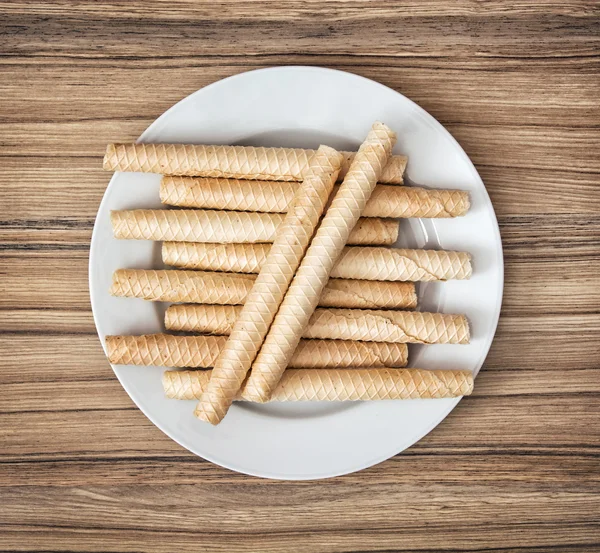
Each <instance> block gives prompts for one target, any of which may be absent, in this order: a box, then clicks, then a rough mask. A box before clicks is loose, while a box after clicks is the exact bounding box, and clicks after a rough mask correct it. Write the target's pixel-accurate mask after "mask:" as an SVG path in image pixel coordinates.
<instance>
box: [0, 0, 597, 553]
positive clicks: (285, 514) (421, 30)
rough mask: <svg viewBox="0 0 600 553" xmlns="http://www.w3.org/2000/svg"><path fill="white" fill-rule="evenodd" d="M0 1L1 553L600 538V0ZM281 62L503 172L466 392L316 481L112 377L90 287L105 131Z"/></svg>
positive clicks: (569, 544)
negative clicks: (382, 456) (229, 445)
mask: <svg viewBox="0 0 600 553" xmlns="http://www.w3.org/2000/svg"><path fill="white" fill-rule="evenodd" d="M0 15H1V17H0V144H1V146H0V155H1V160H0V179H1V180H0V187H1V188H0V205H1V206H2V207H1V209H0V332H1V334H0V368H1V370H0V383H1V386H0V463H1V465H0V550H2V551H53V552H54V551H56V552H58V551H61V552H63V551H64V552H70V551H94V552H109V551H110V552H112V551H136V552H137V551H165V552H170V551H184V550H190V551H192V550H193V551H224V552H225V551H226V552H231V551H238V550H239V551H270V552H271V551H273V552H275V551H281V552H288V551H318V552H323V553H329V552H345V553H347V552H359V551H361V552H367V551H369V552H371V551H386V552H390V551H403V552H409V551H422V552H442V551H444V552H448V551H468V552H474V551H486V552H490V551H498V552H499V551H502V552H507V551H518V552H523V553H524V552H530V553H533V552H536V553H539V552H547V551H552V552H557V551H577V552H588V551H600V523H599V521H600V474H599V466H600V463H599V461H600V449H599V446H600V432H599V431H600V417H599V414H600V412H599V411H600V410H599V405H600V401H599V393H600V377H599V375H600V372H599V370H598V369H599V362H600V346H599V333H600V188H599V184H600V183H599V179H598V174H599V172H600V155H599V149H600V107H599V99H600V9H599V4H598V2H577V1H571V0H563V1H560V2H559V1H552V0H538V1H537V2H503V1H500V0H497V1H489V2H475V1H467V0H459V1H456V2H454V1H446V2H430V1H427V2H421V1H419V0H412V1H408V2H402V3H396V2H388V1H374V2H369V3H368V4H363V3H362V2H354V1H347V2H320V1H319V2H317V1H303V2H300V1H294V2H286V1H281V2H278V3H277V4H275V3H273V4H271V3H267V2H252V1H250V2H244V3H240V2H237V1H224V2H211V3H201V2H194V1H192V0H188V1H185V0H170V1H154V2H146V1H143V0H131V1H127V2H126V1H117V0H114V1H113V2H111V3H100V2H77V1H67V0H63V1H55V2H44V3H41V2H40V3H36V2H31V1H28V0H21V1H13V2H0ZM287 64H300V65H321V66H326V67H334V68H339V69H343V70H346V71H350V72H353V73H357V74H359V75H364V76H365V77H369V78H371V79H375V80H377V81H380V82H382V83H384V84H386V85H388V86H390V87H392V88H394V89H395V90H398V91H400V92H402V93H403V94H405V95H406V96H408V97H409V98H411V99H413V100H414V101H416V102H417V103H418V104H420V105H421V106H422V107H424V108H425V109H426V110H428V111H429V112H430V113H431V114H432V115H434V116H435V117H436V118H437V119H438V120H439V121H440V122H441V123H442V124H444V125H445V126H446V127H447V128H448V129H449V130H450V131H451V132H452V134H453V135H454V136H455V137H456V138H457V139H458V140H459V142H460V143H461V145H462V146H463V147H464V149H465V150H466V151H467V153H468V154H469V156H470V157H471V159H472V160H473V162H474V163H475V164H476V166H477V169H478V170H479V172H480V174H481V176H482V177H483V180H484V182H485V183H486V186H487V188H488V190H489V192H490V194H491V197H492V200H493V203H494V207H495V209H496V213H497V214H498V219H499V222H500V228H501V231H502V239H503V243H504V253H505V261H506V288H505V296H504V304H503V310H502V316H501V319H500V324H499V328H498V333H497V336H496V339H495V341H494V344H493V346H492V349H491V352H490V354H489V356H488V358H487V360H486V363H485V366H484V369H483V370H482V372H481V373H480V376H479V377H478V379H477V383H476V389H475V393H474V394H473V396H472V397H469V398H467V399H465V400H463V401H462V402H461V403H460V405H459V406H458V408H457V409H455V410H454V411H453V412H452V414H451V415H450V416H449V417H448V418H447V419H446V420H445V421H444V422H443V423H442V424H441V425H440V426H439V427H438V428H436V429H435V430H434V431H433V432H431V434H429V435H428V436H427V437H425V438H424V439H423V440H421V441H420V442H419V443H418V444H416V445H414V446H413V447H412V448H410V449H409V450H407V451H406V452H404V453H402V454H401V455H398V456H396V457H394V458H393V459H390V460H388V461H386V462H384V463H382V464H380V465H378V466H375V467H373V468H370V469H368V470H364V471H362V472H360V473H357V474H351V475H348V476H344V477H339V478H335V479H330V480H326V481H319V482H299V483H294V482H276V481H267V480H261V479H258V478H251V477H247V476H244V475H240V474H235V473H233V472H230V471H228V470H225V469H222V468H219V467H217V466H214V465H212V464H211V463H209V462H206V461H203V460H202V459H199V458H197V457H195V456H193V455H192V454H190V453H189V452H187V451H186V450H184V449H183V448H181V447H180V446H178V445H177V444H176V443H175V442H173V441H171V440H170V439H169V438H168V437H166V436H165V435H163V434H162V433H161V432H160V431H159V430H158V429H157V428H155V427H154V426H153V425H152V424H151V423H150V422H149V421H148V420H147V419H146V418H145V416H144V415H142V413H141V412H140V411H139V410H138V409H137V408H136V407H135V406H134V404H133V403H132V401H131V400H130V399H129V397H128V396H127V394H126V393H125V391H124V390H123V389H122V388H121V386H120V385H119V383H118V382H117V380H116V378H115V376H114V374H113V372H112V370H111V368H110V366H109V364H108V362H107V361H106V359H105V357H104V355H103V353H102V349H101V347H100V343H99V340H98V338H97V336H96V332H95V328H94V323H93V320H92V313H91V310H90V302H89V296H88V281H87V263H88V253H89V242H90V235H91V232H92V225H93V222H94V216H95V214H96V211H97V209H98V205H99V202H100V200H101V198H102V194H103V193H104V190H105V187H106V184H107V182H108V180H109V177H110V175H109V174H107V173H104V172H103V171H102V169H101V160H102V154H103V151H104V148H105V145H106V143H108V142H112V141H131V140H134V139H135V138H137V137H138V136H139V134H140V133H141V132H142V131H143V130H144V129H145V128H146V127H147V126H148V124H149V123H151V122H152V121H153V120H154V119H155V118H156V117H157V116H159V115H160V114H161V113H162V112H163V111H165V110H166V109H167V108H169V107H170V106H171V105H172V104H174V103H175V102H177V101H178V100H180V99H181V98H183V97H185V96H187V95H188V94H190V93H191V92H193V91H195V90H197V89H198V88H201V87H203V86H205V85H207V84H209V83H212V82H214V81H216V80H218V79H222V78H223V77H227V76H229V75H233V74H236V73H239V72H242V71H247V70H249V69H255V68H259V67H267V66H276V65H287ZM457 184H460V183H457ZM357 446H360V445H359V444H357Z"/></svg>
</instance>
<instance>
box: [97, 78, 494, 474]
mask: <svg viewBox="0 0 600 553" xmlns="http://www.w3.org/2000/svg"><path fill="white" fill-rule="evenodd" d="M374 121H383V122H384V123H386V124H387V125H389V126H390V127H391V128H392V129H394V130H395V131H396V132H397V133H398V144H397V146H396V148H395V150H394V151H395V153H403V154H407V155H408V156H409V164H408V176H409V179H410V182H411V183H414V184H420V185H423V186H428V187H435V188H461V189H464V190H468V191H469V193H470V195H471V202H472V208H471V210H470V211H469V213H468V214H467V215H466V216H465V217H459V218H456V219H430V220H426V219H422V220H418V219H413V220H403V221H402V222H401V236H402V237H401V239H400V240H399V245H402V246H408V247H427V248H444V249H449V250H464V251H468V252H470V253H471V254H472V255H473V265H474V273H473V277H472V278H471V279H470V280H468V281H450V282H444V283H434V284H427V285H420V286H419V288H418V289H419V296H420V304H419V309H421V310H423V311H441V312H445V313H465V314H466V315H467V317H468V318H469V321H470V324H471V330H472V340H471V343H470V344H469V345H432V346H409V348H410V352H409V361H410V366H412V367H420V368H426V369H440V368H453V369H469V370H471V371H473V372H474V373H477V371H478V370H479V369H480V367H481V365H482V363H483V361H484V359H485V357H486V355H487V352H488V350H489V347H490V344H491V342H492V338H493V336H494V332H495V329H496V325H497V322H498V316H499V313H500V304H501V300H502V286H503V262H502V245H501V242H500V233H499V231H498V224H497V222H496V217H495V215H494V210H493V208H492V204H491V202H490V199H489V196H488V194H487V192H486V190H485V187H484V185H483V183H482V181H481V178H480V177H479V175H478V174H477V171H476V170H475V168H474V167H473V164H472V163H471V162H470V160H469V158H468V157H467V155H466V154H465V152H464V151H463V150H462V148H461V147H460V146H459V144H458V143H457V142H456V141H455V140H454V139H453V138H452V136H451V135H450V134H449V133H448V132H447V131H446V130H445V129H444V127H442V125H440V124H439V123H438V122H437V121H436V120H435V119H434V118H433V117H431V116H430V115H429V114H428V113H426V112H425V111H424V110H423V109H421V108H420V107H419V106H417V105H416V104H414V103H413V102H411V101H410V100H408V99H407V98H405V97H404V96H402V94H399V93H398V92H395V91H394V90H391V89H389V88H387V87H385V86H383V85H381V84H379V83H376V82H373V81H370V80H368V79H365V78H362V77H358V76H356V75H353V74H350V73H344V72H341V71H334V70H330V69H322V68H317V67H276V68H272V69H262V70H258V71H251V72H248V73H242V74H240V75H236V76H234V77H230V78H228V79H224V80H222V81H219V82H217V83H214V84H212V85H210V86H207V87H205V88H203V89H201V90H199V91H198V92H195V93H194V94H192V95H191V96H188V97H187V98H185V99H184V100H182V101H181V102H179V103H178V104H176V105H175V106H173V107H172V108H171V109H170V110H168V111H167V112H166V113H164V114H163V115H162V116H161V117H159V118H158V119H157V120H156V121H155V122H154V123H153V124H152V125H150V127H148V129H147V130H146V132H144V134H142V136H141V137H140V139H139V141H140V142H170V143H173V142H177V143H197V144H244V145H251V146H296V147H306V148H316V147H318V146H319V144H327V145H329V146H332V147H335V148H338V149H345V150H351V149H356V148H357V147H358V146H359V145H360V143H361V142H362V140H363V139H364V138H365V136H366V134H367V132H368V130H369V128H370V127H371V125H372V123H373V122H374ZM159 182H160V176H159V175H153V174H141V173H116V174H115V175H114V176H113V178H112V179H111V181H110V183H109V185H108V188H107V190H106V194H105V195H104V199H103V200H102V203H101V205H100V209H99V210H98V216H97V219H96V224H95V226H94V233H93V236H92V244H91V252H90V295H91V300H92V309H93V312H94V319H95V322H96V326H97V328H98V334H99V335H100V339H101V340H102V342H103V343H104V337H105V336H106V335H110V334H143V333H153V332H161V331H163V330H164V326H163V322H162V316H163V313H164V307H165V306H164V305H162V304H157V303H153V302H146V301H143V300H139V299H130V298H129V299H128V298H114V297H111V296H110V295H109V293H108V290H109V288H110V284H111V275H112V273H113V271H114V270H116V269H119V268H160V267H162V263H161V260H160V245H159V244H157V243H153V242H146V241H135V240H131V241H128V240H116V239H115V238H113V236H112V231H111V226H110V220H109V213H110V210H112V209H132V208H158V207H161V204H160V200H159V195H158V188H159ZM113 369H114V371H115V373H116V375H117V377H118V378H119V380H120V381H121V384H122V385H123V387H124V388H125V390H126V391H127V393H128V394H129V395H130V396H131V398H132V399H133V401H135V403H136V404H137V405H138V407H139V408H140V409H141V410H142V411H143V412H144V413H145V414H146V416H147V417H148V418H149V419H150V420H151V421H152V422H153V423H154V424H155V425H156V426H158V427H159V428H160V429H161V430H162V431H163V432H165V433H166V434H167V435H168V436H170V437H171V438H173V439H174V440H175V441H177V442H178V443H179V444H181V445H182V446H183V447H185V448H187V449H189V450H190V451H192V452H194V453H196V454H197V455H200V456H201V457H204V458H205V459H208V460H210V461H212V462H214V463H217V464H219V465H222V466H224V467H228V468H230V469H232V470H236V471H239V472H243V473H247V474H252V475H256V476H263V477H268V478H281V479H290V480H303V479H315V478H327V477H330V476H336V475H340V474H346V473H350V472H354V471H357V470H361V469H363V468H365V467H369V466H371V465H374V464H376V463H379V462H381V461H384V460H385V459H388V458H389V457H392V456H393V455H395V454H397V453H399V452H400V451H402V450H404V449H406V448H407V447H409V446H410V445H412V444H414V443H415V442H416V441H418V440H419V439H421V438H422V437H423V436H424V435H425V434H427V433H428V432H429V431H430V430H432V429H433V428H434V427H435V426H436V425H437V424H439V423H440V422H441V421H442V420H443V419H444V417H446V415H448V413H449V412H450V411H451V410H452V409H453V408H454V406H455V405H456V404H457V403H458V401H459V400H458V399H443V400H411V401H372V402H350V403H341V402H340V403H337V402H336V403H304V404H267V405H253V404H244V403H237V404H235V405H234V406H233V407H232V408H231V409H230V411H229V414H228V415H227V417H226V418H225V420H224V421H223V422H222V423H221V424H220V425H219V426H216V427H213V426H211V425H209V424H206V423H203V422H201V421H199V420H197V419H195V418H194V416H193V408H194V402H190V401H175V400H168V399H165V397H164V396H163V390H162V386H161V374H162V372H163V370H164V369H163V368H160V367H130V366H113Z"/></svg>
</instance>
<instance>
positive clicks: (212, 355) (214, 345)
mask: <svg viewBox="0 0 600 553" xmlns="http://www.w3.org/2000/svg"><path fill="white" fill-rule="evenodd" d="M226 341H227V337H226V336H173V335H171V334H146V335H143V336H107V337H106V348H107V350H108V360H109V361H110V362H111V363H113V364H115V365H156V366H162V367H196V368H208V367H212V366H213V364H214V362H215V360H216V358H217V356H218V355H219V353H220V352H221V351H223V349H224V347H225V342H226ZM407 359H408V347H407V346H406V344H388V343H386V342H353V341H349V340H300V343H299V344H298V347H297V348H296V351H295V352H294V355H292V358H291V360H290V367H297V368H304V369H320V368H341V367H404V366H406V362H407Z"/></svg>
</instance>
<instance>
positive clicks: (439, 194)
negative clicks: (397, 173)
mask: <svg viewBox="0 0 600 553" xmlns="http://www.w3.org/2000/svg"><path fill="white" fill-rule="evenodd" d="M470 206H471V202H470V200H469V193H468V192H465V191H464V190H435V189H429V188H418V187H407V186H385V185H378V186H376V187H375V190H373V194H371V197H370V198H369V201H368V202H367V206H366V207H365V209H364V211H363V217H398V218H407V217H422V218H438V219H440V218H445V217H460V216H462V215H465V214H466V213H467V211H469V208H470Z"/></svg>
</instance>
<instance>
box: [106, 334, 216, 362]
mask: <svg viewBox="0 0 600 553" xmlns="http://www.w3.org/2000/svg"><path fill="white" fill-rule="evenodd" d="M226 341H227V337H226V336H173V335H172V334H145V335H142V336H107V337H106V340H105V342H106V349H107V350H108V360H109V361H110V362H111V363H113V364H114V365H156V366H159V367H202V368H207V367H212V366H213V363H214V361H215V359H216V356H217V355H218V352H219V351H221V350H222V349H223V348H224V347H225V342H226Z"/></svg>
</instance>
